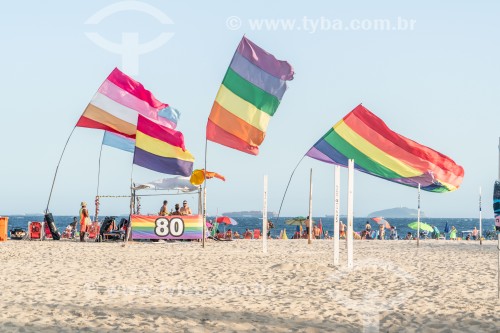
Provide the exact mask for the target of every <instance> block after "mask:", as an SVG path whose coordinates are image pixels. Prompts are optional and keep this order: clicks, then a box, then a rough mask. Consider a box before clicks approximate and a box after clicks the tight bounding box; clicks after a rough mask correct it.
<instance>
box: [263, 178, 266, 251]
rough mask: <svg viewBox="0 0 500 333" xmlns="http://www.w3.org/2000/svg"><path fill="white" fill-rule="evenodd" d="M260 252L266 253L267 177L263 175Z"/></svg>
mask: <svg viewBox="0 0 500 333" xmlns="http://www.w3.org/2000/svg"><path fill="white" fill-rule="evenodd" d="M262 234H263V235H262V251H263V252H264V253H267V175H264V202H263V207H262Z"/></svg>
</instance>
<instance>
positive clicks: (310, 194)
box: [307, 168, 313, 244]
mask: <svg viewBox="0 0 500 333" xmlns="http://www.w3.org/2000/svg"><path fill="white" fill-rule="evenodd" d="M312 195H313V169H312V168H311V171H310V173H309V221H308V222H307V223H308V224H309V232H308V233H307V244H312Z"/></svg>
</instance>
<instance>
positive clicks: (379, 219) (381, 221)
mask: <svg viewBox="0 0 500 333" xmlns="http://www.w3.org/2000/svg"><path fill="white" fill-rule="evenodd" d="M372 220H373V221H375V222H376V223H377V224H378V225H383V226H384V228H386V229H391V225H390V224H389V222H388V221H387V220H386V219H384V218H383V217H372Z"/></svg>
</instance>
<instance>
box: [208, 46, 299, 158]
mask: <svg viewBox="0 0 500 333" xmlns="http://www.w3.org/2000/svg"><path fill="white" fill-rule="evenodd" d="M293 75H294V72H293V68H292V66H290V64H289V63H288V62H286V61H280V60H277V59H276V58H275V57H274V56H273V55H272V54H270V53H267V52H266V51H265V50H263V49H261V48H260V47H259V46H257V45H255V44H254V43H253V42H251V41H250V40H249V39H247V38H246V37H243V38H242V40H241V42H240V44H239V45H238V48H237V49H236V52H235V54H234V56H233V59H232V60H231V64H230V65H229V68H228V70H227V72H226V75H225V76H224V79H223V81H222V84H221V86H220V89H219V92H218V93H217V96H216V97H215V102H214V105H213V106H212V111H211V112H210V116H209V117H208V122H207V130H206V131H207V139H208V140H210V141H213V142H217V143H219V144H221V145H224V146H227V147H230V148H233V149H237V150H240V151H242V152H245V153H248V154H252V155H257V154H258V153H259V146H260V144H261V143H262V142H263V141H264V137H265V135H266V131H267V126H268V124H269V121H270V119H271V117H272V116H273V115H274V113H275V112H276V109H277V108H278V106H279V104H280V102H281V99H282V98H283V94H284V93H285V90H286V88H287V87H286V81H288V80H292V79H293Z"/></svg>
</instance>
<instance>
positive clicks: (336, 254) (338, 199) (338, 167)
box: [333, 165, 340, 266]
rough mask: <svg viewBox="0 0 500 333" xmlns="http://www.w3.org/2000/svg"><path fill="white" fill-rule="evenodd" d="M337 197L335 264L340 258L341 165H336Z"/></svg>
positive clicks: (334, 233)
mask: <svg viewBox="0 0 500 333" xmlns="http://www.w3.org/2000/svg"><path fill="white" fill-rule="evenodd" d="M334 178H335V198H334V205H333V209H334V220H333V265H334V266H338V265H339V264H340V263H339V260H340V254H339V250H340V244H339V243H340V216H339V215H340V166H339V165H336V166H335V176H334Z"/></svg>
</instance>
